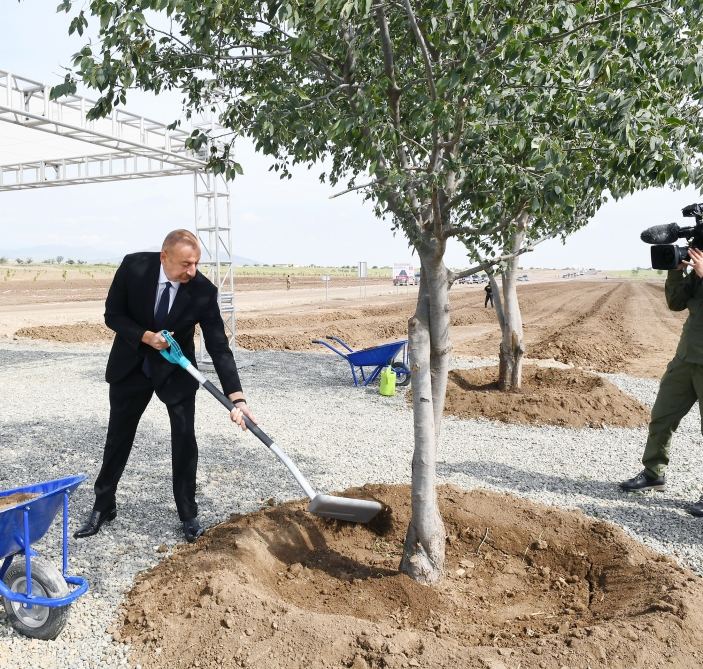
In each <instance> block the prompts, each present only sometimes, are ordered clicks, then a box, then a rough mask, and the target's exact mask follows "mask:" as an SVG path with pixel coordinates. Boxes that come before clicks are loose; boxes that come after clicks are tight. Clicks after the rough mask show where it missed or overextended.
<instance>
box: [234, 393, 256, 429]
mask: <svg viewBox="0 0 703 669" xmlns="http://www.w3.org/2000/svg"><path fill="white" fill-rule="evenodd" d="M229 398H230V400H232V402H237V400H243V399H244V397H243V396H242V393H232V394H231V395H230V396H229ZM229 416H230V418H231V419H232V422H233V423H236V424H237V425H238V426H239V427H241V428H242V430H246V429H247V425H246V423H245V422H244V416H246V417H247V418H248V419H249V420H250V421H251V422H252V423H256V418H255V417H254V414H253V413H252V412H251V409H249V407H248V405H247V403H246V402H237V404H235V405H234V409H232V411H231V412H230V414H229Z"/></svg>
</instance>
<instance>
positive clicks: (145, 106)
mask: <svg viewBox="0 0 703 669" xmlns="http://www.w3.org/2000/svg"><path fill="white" fill-rule="evenodd" d="M57 4H58V2H57V0H53V1H52V0H22V2H20V3H18V2H17V1H16V0H0V69H2V70H9V71H11V72H13V73H16V74H18V75H22V76H25V77H27V78H29V79H35V80H38V81H43V82H45V83H47V84H55V83H58V82H60V81H61V80H62V79H63V75H64V73H65V70H64V67H65V66H66V65H68V64H69V63H70V60H71V55H72V54H73V53H75V52H76V51H78V50H79V49H80V48H81V47H82V46H83V44H84V43H85V38H81V37H78V36H75V35H74V36H71V37H69V36H68V19H67V17H66V15H65V14H63V13H61V14H56V13H55V11H54V9H55V7H56V5H57ZM85 94H86V95H87V97H93V98H95V97H96V95H95V92H92V91H88V92H85ZM179 100H180V97H179V96H178V95H177V94H163V95H161V96H159V97H154V96H150V95H147V94H144V93H139V92H135V93H134V94H133V95H130V98H129V100H128V103H129V104H128V107H127V108H128V110H130V111H132V112H133V113H137V114H143V115H145V116H148V117H150V118H154V119H158V120H161V121H163V122H165V123H169V122H171V121H172V120H173V119H174V118H177V117H178V116H180V114H181V111H180V104H179ZM1 125H3V126H5V128H0V131H3V132H7V130H6V128H7V125H8V124H5V123H2V124H1ZM35 134H37V135H39V136H40V137H37V139H36V140H34V139H31V140H27V143H28V144H29V143H30V142H34V145H33V146H31V147H30V146H28V147H27V150H28V151H29V150H30V149H31V150H32V151H33V152H36V151H37V149H39V150H40V149H41V141H42V137H41V135H43V134H44V133H40V132H37V133H35ZM5 152H6V153H7V149H6V151H5ZM2 154H3V145H2V143H0V164H4V163H8V162H11V160H9V159H7V156H5V159H4V158H3V155H2ZM45 157H47V158H51V157H53V156H45ZM237 160H238V162H240V163H241V164H242V166H243V168H244V175H243V176H242V177H237V179H235V181H234V182H233V183H232V185H231V215H232V231H233V236H232V238H233V253H234V254H235V255H236V256H239V257H241V258H247V259H250V260H253V261H256V262H260V263H268V264H273V263H292V264H296V265H310V264H315V265H356V264H357V263H358V262H360V261H365V262H367V263H368V265H369V267H371V266H373V265H379V266H383V265H392V264H394V263H400V262H408V263H410V264H414V265H416V266H417V265H419V261H418V259H417V256H414V255H412V252H411V249H410V248H409V247H408V244H407V241H406V240H405V238H404V237H403V236H402V234H401V233H398V234H396V235H394V234H393V233H392V232H391V229H390V222H389V221H388V220H378V219H376V218H375V216H374V214H373V211H372V209H371V206H370V204H369V203H364V202H363V201H362V199H361V197H360V196H359V195H358V194H355V193H352V194H349V195H344V196H342V197H338V198H335V199H330V196H331V195H333V194H334V193H336V192H339V190H342V189H343V186H338V187H337V188H331V187H330V186H329V185H324V184H320V183H319V180H318V176H319V172H320V170H319V169H316V168H313V169H312V170H308V169H307V168H300V169H297V170H295V172H294V177H293V179H291V180H286V181H281V180H279V179H278V178H277V176H276V175H275V173H274V172H269V171H268V168H269V166H270V163H269V161H268V159H267V158H266V157H265V156H259V155H257V154H256V153H255V152H254V151H253V148H252V147H251V146H249V145H245V144H242V145H241V146H239V147H238V153H237ZM193 200H194V198H193V179H192V177H191V176H178V177H166V178H160V179H142V180H138V181H133V182H115V183H104V184H87V185H82V186H67V187H61V188H42V189H37V190H26V191H16V192H3V193H0V233H1V234H0V256H2V255H8V254H11V253H14V252H21V253H22V254H23V255H27V254H29V253H33V254H34V255H35V256H36V257H35V259H36V260H39V259H42V258H41V257H40V256H41V254H42V252H44V251H46V253H47V254H48V253H49V249H54V248H58V247H61V248H63V247H66V248H68V249H72V251H69V252H70V253H75V254H76V255H77V256H80V255H81V254H82V255H83V256H84V257H85V258H86V259H91V260H95V259H105V260H115V259H119V258H120V257H121V256H122V255H124V254H125V253H128V252H131V251H136V250H143V249H156V248H159V247H160V245H161V240H162V239H163V237H164V235H165V234H166V233H167V232H168V231H169V230H171V229H174V228H179V227H184V228H190V229H193V226H194V204H193ZM701 200H703V196H702V195H701V194H700V193H699V192H697V191H696V190H695V189H693V188H688V189H685V190H681V191H678V192H673V191H670V190H667V189H651V190H648V191H644V192H641V193H637V194H635V195H633V196H630V197H628V198H625V199H623V200H621V201H619V202H608V203H607V204H606V205H604V206H603V207H602V208H601V209H600V211H599V212H598V213H597V214H596V216H595V217H594V218H593V220H592V221H591V222H589V224H588V225H587V226H586V227H585V228H584V229H582V230H581V231H579V232H577V233H575V234H573V235H571V236H570V237H569V238H568V239H567V241H566V243H565V244H562V243H561V241H559V240H552V241H549V242H545V243H544V244H542V245H540V246H538V247H537V249H536V250H535V251H533V252H531V253H529V254H525V255H524V256H523V258H522V260H521V264H522V266H523V267H550V268H562V267H583V268H590V267H595V268H598V269H629V268H632V267H648V266H649V265H650V261H649V246H648V245H647V244H644V243H643V242H641V241H640V239H639V234H640V232H641V231H642V230H643V229H644V228H647V227H649V226H652V225H658V224H662V223H669V222H671V221H677V222H679V224H684V223H685V224H687V225H689V224H690V223H691V219H682V218H681V209H682V207H684V206H685V205H687V204H690V203H692V202H696V201H701ZM62 255H65V253H62ZM445 261H446V263H447V264H448V265H449V266H450V267H455V268H461V267H467V266H468V265H469V263H468V262H467V260H466V257H465V254H464V252H463V251H462V247H461V245H459V244H458V243H456V242H452V243H451V244H450V246H449V247H448V249H447V253H446V256H445Z"/></svg>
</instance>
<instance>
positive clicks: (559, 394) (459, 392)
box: [444, 365, 649, 428]
mask: <svg viewBox="0 0 703 669" xmlns="http://www.w3.org/2000/svg"><path fill="white" fill-rule="evenodd" d="M497 379H498V367H479V368H477V369H466V370H456V369H455V370H452V371H451V372H449V383H448V385H447V399H446V402H445V404H444V412H445V414H449V415H453V416H457V417H459V418H486V419H489V420H499V421H503V422H506V423H520V424H528V425H562V426H565V427H576V428H580V427H602V426H604V425H613V426H617V427H638V426H640V425H646V424H647V423H648V422H649V409H647V407H645V406H644V405H643V404H640V403H639V402H638V401H637V400H635V399H634V398H632V397H630V396H629V395H626V394H625V393H623V392H622V391H621V390H620V389H618V388H617V387H616V386H614V385H613V384H612V383H610V381H607V380H606V379H603V378H602V377H600V376H597V375H596V374H591V373H589V372H584V371H583V370H580V369H556V368H551V367H538V366H536V365H524V367H523V372H522V388H521V390H520V391H518V392H502V391H501V390H500V389H499V388H498V380H497Z"/></svg>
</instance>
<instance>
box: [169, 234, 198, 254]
mask: <svg viewBox="0 0 703 669" xmlns="http://www.w3.org/2000/svg"><path fill="white" fill-rule="evenodd" d="M176 244H188V245H189V246H192V247H193V248H196V249H197V248H199V247H200V245H199V244H198V238H197V237H196V236H195V235H194V234H193V233H192V232H191V231H190V230H184V229H179V230H171V232H169V233H168V234H167V235H166V238H165V239H164V243H163V244H162V245H161V250H162V251H168V250H169V249H172V248H173V247H174V246H176Z"/></svg>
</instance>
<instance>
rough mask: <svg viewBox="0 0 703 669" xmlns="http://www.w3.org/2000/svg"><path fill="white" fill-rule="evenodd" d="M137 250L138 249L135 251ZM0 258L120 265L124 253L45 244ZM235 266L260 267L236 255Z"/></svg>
mask: <svg viewBox="0 0 703 669" xmlns="http://www.w3.org/2000/svg"><path fill="white" fill-rule="evenodd" d="M135 250H136V249H135ZM143 250H144V251H158V250H159V249H158V248H149V249H143ZM0 256H4V257H5V258H8V259H9V260H14V259H15V258H22V259H25V258H31V259H32V260H33V261H34V262H42V261H43V260H49V259H54V258H56V257H57V256H63V258H64V260H68V259H69V258H71V259H73V260H85V261H86V262H89V263H101V262H104V263H119V262H120V261H121V260H122V258H123V257H124V254H123V253H118V252H115V251H106V250H105V249H101V248H97V247H92V246H68V245H66V246H64V245H61V244H43V245H40V246H27V247H22V248H12V249H5V248H2V247H0ZM233 260H234V264H235V265H240V266H241V265H258V264H260V262H259V261H258V260H252V259H251V258H242V257H241V256H237V255H235V256H234V258H233Z"/></svg>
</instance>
